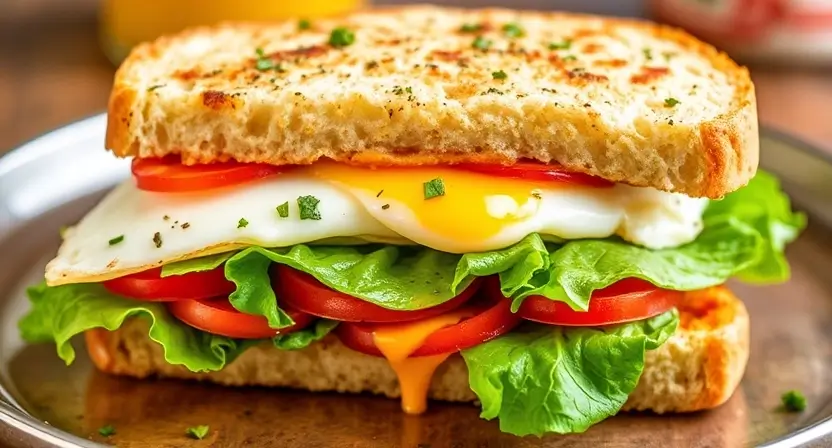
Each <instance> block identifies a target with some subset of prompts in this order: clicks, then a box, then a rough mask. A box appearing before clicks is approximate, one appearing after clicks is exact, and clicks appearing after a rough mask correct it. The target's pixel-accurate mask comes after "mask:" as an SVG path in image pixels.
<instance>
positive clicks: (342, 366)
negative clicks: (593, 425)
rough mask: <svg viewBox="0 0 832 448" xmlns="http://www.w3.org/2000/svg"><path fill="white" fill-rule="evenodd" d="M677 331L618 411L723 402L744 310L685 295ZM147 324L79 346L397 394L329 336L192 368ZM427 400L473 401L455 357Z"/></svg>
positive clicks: (218, 376) (736, 364) (256, 382)
mask: <svg viewBox="0 0 832 448" xmlns="http://www.w3.org/2000/svg"><path fill="white" fill-rule="evenodd" d="M680 314H681V322H680V326H679V329H678V330H677V331H676V334H674V335H673V336H672V337H671V338H670V339H669V340H668V341H667V342H665V344H664V345H662V346H661V347H660V348H659V349H657V350H653V351H650V352H648V353H647V356H646V360H645V369H644V373H643V374H642V376H641V380H640V381H639V384H638V386H637V387H636V390H635V391H634V392H633V393H632V395H631V396H630V399H629V401H628V402H627V404H626V405H625V407H624V409H625V410H630V409H633V410H652V411H654V412H659V413H663V412H687V411H697V410H701V409H708V408H713V407H715V406H718V405H720V404H722V403H724V402H725V401H726V400H728V398H730V396H731V394H733V392H734V390H735V389H736V387H737V385H738V384H739V382H740V379H741V378H742V375H743V372H744V371H745V365H746V362H747V361H748V343H749V341H748V337H749V336H748V335H749V324H748V313H747V312H746V310H745V307H744V306H743V304H742V302H740V301H739V300H738V299H737V298H736V297H734V295H733V294H732V293H731V292H730V291H728V290H727V289H725V288H712V289H709V290H704V291H699V292H695V293H689V294H687V297H686V300H685V303H683V304H681V305H680ZM147 330H148V329H147V324H146V322H145V321H143V320H132V321H130V322H129V323H127V324H125V326H124V327H122V328H121V329H119V330H117V331H115V332H106V331H94V332H88V333H87V345H88V349H89V351H90V355H91V357H92V359H93V362H94V363H95V365H96V366H97V367H98V368H99V369H100V370H102V371H104V372H108V373H113V374H117V375H128V376H133V377H138V378H145V377H149V376H159V377H169V378H183V379H195V380H204V381H210V382H215V383H219V384H224V385H228V386H273V387H292V388H299V389H307V390H311V391H338V392H354V393H357V392H371V393H375V394H382V395H386V396H388V397H391V398H392V397H398V396H399V393H400V391H399V386H398V382H397V380H396V375H395V373H394V372H393V370H392V369H391V368H390V367H389V365H388V364H387V362H386V360H384V359H383V358H377V357H373V356H368V355H365V354H362V353H358V352H355V351H352V350H350V349H349V348H347V347H345V346H344V345H343V344H341V342H340V341H339V340H338V339H337V337H335V336H334V335H330V336H328V337H326V338H325V339H324V340H322V341H320V342H318V343H315V344H313V345H311V346H309V347H308V348H306V349H304V350H299V351H281V350H278V349H275V348H274V347H273V346H271V345H270V344H265V345H262V346H258V347H255V348H252V349H250V350H248V351H247V352H245V353H243V354H242V355H241V356H240V357H239V358H237V359H236V360H235V361H234V362H232V363H231V364H230V365H228V366H227V367H226V368H225V369H224V370H222V371H219V372H212V373H193V372H190V371H188V370H187V369H185V368H184V367H182V366H174V365H171V364H168V363H166V362H165V360H164V354H163V353H162V349H161V346H159V345H158V344H156V343H154V342H152V341H151V340H150V339H149V338H148V337H147ZM430 397H431V398H433V399H436V400H445V401H474V400H476V396H475V395H474V393H473V391H471V389H470V388H469V386H468V372H467V369H466V367H465V362H464V361H463V360H462V357H460V356H453V357H451V358H449V359H448V360H447V361H445V363H443V364H442V365H441V366H440V367H439V369H438V370H437V371H436V374H435V375H434V377H433V383H432V386H431V389H430Z"/></svg>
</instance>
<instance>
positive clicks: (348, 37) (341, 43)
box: [329, 26, 355, 48]
mask: <svg viewBox="0 0 832 448" xmlns="http://www.w3.org/2000/svg"><path fill="white" fill-rule="evenodd" d="M354 42H355V33H353V32H352V31H350V30H349V29H347V28H345V27H342V26H339V27H338V28H335V29H334V30H332V32H331V33H330V34H329V44H330V45H332V46H333V47H336V48H341V47H346V46H348V45H352V44H353V43H354Z"/></svg>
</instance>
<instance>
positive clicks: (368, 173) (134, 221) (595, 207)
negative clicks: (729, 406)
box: [46, 163, 708, 285]
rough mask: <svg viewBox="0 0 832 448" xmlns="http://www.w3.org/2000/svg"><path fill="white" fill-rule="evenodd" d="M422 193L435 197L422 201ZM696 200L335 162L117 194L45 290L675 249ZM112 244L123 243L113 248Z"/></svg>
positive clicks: (73, 238)
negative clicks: (281, 259)
mask: <svg viewBox="0 0 832 448" xmlns="http://www.w3.org/2000/svg"><path fill="white" fill-rule="evenodd" d="M426 185H428V186H429V188H433V187H435V188H440V186H441V189H442V194H441V195H437V196H435V197H431V198H427V199H426V196H425V188H426ZM707 204H708V200H707V199H704V198H691V197H689V196H686V195H683V194H679V193H668V192H662V191H658V190H655V189H652V188H637V187H631V186H628V185H623V184H616V185H613V184H609V185H603V186H601V187H599V186H594V185H587V184H581V183H557V182H549V183H540V182H534V181H529V180H524V179H509V178H494V177H493V176H488V175H486V174H481V173H472V172H467V171H462V170H458V169H449V168H413V169H403V168H398V169H392V168H387V169H367V168H358V167H349V166H344V165H336V164H329V163H325V164H319V165H313V166H312V167H310V168H301V169H296V170H293V171H291V172H288V173H285V174H280V175H277V176H273V177H269V178H266V179H262V180H257V181H254V182H250V183H244V184H241V185H234V186H230V187H226V188H222V189H219V190H207V191H197V192H187V193H159V192H152V191H142V190H141V189H139V188H138V187H137V186H136V184H135V182H134V181H133V180H128V181H125V182H124V183H122V184H121V185H119V186H118V187H117V188H116V189H115V190H114V191H113V192H112V193H110V195H109V196H108V197H107V198H105V199H104V200H103V201H102V202H101V204H99V205H98V206H97V207H96V208H95V209H94V210H93V211H92V212H91V213H90V214H89V215H87V217H86V218H84V219H83V220H82V221H81V222H80V223H79V224H78V226H77V227H75V228H73V229H70V230H69V231H68V232H67V233H66V234H65V241H64V245H63V247H62V248H61V250H60V252H59V254H58V256H57V258H55V260H54V261H52V262H51V263H50V264H49V267H48V268H47V273H46V278H47V281H48V282H49V283H50V284H54V285H57V284H65V283H77V282H88V281H101V280H108V279H110V278H114V277H119V276H122V275H124V274H128V273H132V272H138V271H143V270H146V269H150V268H153V267H157V266H161V265H164V264H168V263H171V262H173V261H179V260H184V259H189V258H196V257H199V256H201V255H206V254H209V253H218V252H225V251H228V250H233V249H237V248H240V247H246V246H262V247H289V246H292V245H295V244H306V243H318V244H333V243H336V244H337V243H338V242H339V241H340V242H341V243H344V242H353V243H356V242H358V243H360V242H383V243H390V244H397V245H419V246H424V247H429V248H431V249H435V250H438V251H442V252H447V253H455V254H464V253H475V252H486V251H493V250H499V249H503V248H505V247H508V246H511V245H513V244H516V243H518V242H519V241H520V240H522V239H523V238H525V237H526V236H527V235H530V234H535V233H536V234H539V235H541V237H543V238H544V239H546V240H547V241H563V240H575V239H587V238H607V237H610V236H613V235H616V236H619V237H620V238H622V239H623V240H624V241H627V242H629V243H633V244H635V245H638V246H643V247H646V248H650V249H664V248H673V247H678V246H680V245H682V244H685V243H689V242H691V241H693V240H694V239H695V238H696V236H697V235H698V234H699V232H700V231H701V230H702V213H703V211H704V209H705V207H706V206H707ZM113 238H117V239H120V241H118V242H117V243H114V244H110V241H111V240H112V239H113Z"/></svg>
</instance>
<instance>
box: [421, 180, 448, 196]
mask: <svg viewBox="0 0 832 448" xmlns="http://www.w3.org/2000/svg"><path fill="white" fill-rule="evenodd" d="M422 185H423V186H424V188H425V199H426V200H427V199H432V198H435V197H437V196H445V182H443V181H442V178H441V177H437V178H436V179H433V180H429V181H427V182H425V183H424V184H422Z"/></svg>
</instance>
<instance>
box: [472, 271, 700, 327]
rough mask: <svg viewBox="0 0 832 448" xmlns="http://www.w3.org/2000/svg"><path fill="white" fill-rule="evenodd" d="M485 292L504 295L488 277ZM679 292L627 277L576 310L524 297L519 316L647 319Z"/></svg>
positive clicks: (556, 320) (560, 320) (593, 321)
mask: <svg viewBox="0 0 832 448" xmlns="http://www.w3.org/2000/svg"><path fill="white" fill-rule="evenodd" d="M485 293H486V294H488V295H489V296H490V297H492V298H499V297H503V293H502V291H500V281H499V280H498V279H497V278H496V277H495V278H490V279H488V281H487V282H486V285H485ZM683 296H684V292H682V291H672V290H669V289H661V288H657V287H656V286H654V285H653V284H651V283H650V282H646V281H644V280H640V279H637V278H628V279H624V280H621V281H619V282H616V283H615V284H613V285H610V286H608V287H606V288H604V289H600V290H597V291H595V292H594V293H593V294H592V298H591V299H590V301H589V310H588V311H586V312H583V311H575V310H573V309H572V308H570V307H569V305H567V304H565V303H563V302H556V301H554V300H549V299H547V298H546V297H542V296H531V297H527V298H526V300H524V301H523V304H522V305H520V310H519V311H518V313H517V314H518V315H520V316H521V317H523V318H524V319H528V320H532V321H535V322H540V323H544V324H550V325H564V326H596V325H610V324H618V323H622V322H631V321H634V320H642V319H647V318H649V317H653V316H656V315H658V314H661V313H664V312H665V311H668V310H670V309H672V308H674V307H675V306H676V305H677V304H679V303H680V301H681V300H682V298H683Z"/></svg>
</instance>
